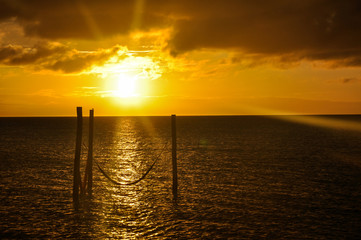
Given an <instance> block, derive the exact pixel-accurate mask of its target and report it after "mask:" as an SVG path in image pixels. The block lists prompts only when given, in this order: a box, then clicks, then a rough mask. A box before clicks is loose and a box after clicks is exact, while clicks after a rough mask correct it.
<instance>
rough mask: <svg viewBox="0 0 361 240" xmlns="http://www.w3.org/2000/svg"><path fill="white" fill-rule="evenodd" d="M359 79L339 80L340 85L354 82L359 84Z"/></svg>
mask: <svg viewBox="0 0 361 240" xmlns="http://www.w3.org/2000/svg"><path fill="white" fill-rule="evenodd" d="M360 80H361V79H360V78H352V77H351V78H343V79H341V81H342V83H354V82H360Z"/></svg>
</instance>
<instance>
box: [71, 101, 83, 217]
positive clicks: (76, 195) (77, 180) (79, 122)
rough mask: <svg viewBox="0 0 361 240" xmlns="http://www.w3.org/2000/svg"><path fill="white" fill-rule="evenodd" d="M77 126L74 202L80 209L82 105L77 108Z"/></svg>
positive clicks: (76, 207)
mask: <svg viewBox="0 0 361 240" xmlns="http://www.w3.org/2000/svg"><path fill="white" fill-rule="evenodd" d="M76 112H77V127H76V145H75V158H74V181H73V203H74V207H75V209H76V210H77V209H79V188H80V184H81V183H80V182H81V180H80V154H81V143H82V133H83V113H82V107H77V108H76Z"/></svg>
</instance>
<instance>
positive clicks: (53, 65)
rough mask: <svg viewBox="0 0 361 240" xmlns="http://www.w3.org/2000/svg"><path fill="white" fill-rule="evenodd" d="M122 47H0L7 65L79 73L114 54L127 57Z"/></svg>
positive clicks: (40, 45) (2, 60)
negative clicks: (121, 52) (91, 49)
mask: <svg viewBox="0 0 361 240" xmlns="http://www.w3.org/2000/svg"><path fill="white" fill-rule="evenodd" d="M119 50H121V47H119V46H115V47H113V48H111V49H100V50H97V51H94V52H80V51H77V50H75V49H70V48H68V47H66V46H64V45H61V44H54V43H42V44H37V45H35V46H34V47H31V48H26V47H23V46H20V45H7V46H3V47H0V64H5V65H15V66H19V65H22V66H24V65H32V66H36V68H40V69H49V70H54V71H61V72H64V73H77V72H81V71H84V70H86V69H88V68H90V67H91V66H93V65H102V64H104V62H105V61H107V60H108V59H109V58H111V57H113V56H118V58H119V59H122V58H124V57H126V55H125V54H120V55H119V53H118V51H119Z"/></svg>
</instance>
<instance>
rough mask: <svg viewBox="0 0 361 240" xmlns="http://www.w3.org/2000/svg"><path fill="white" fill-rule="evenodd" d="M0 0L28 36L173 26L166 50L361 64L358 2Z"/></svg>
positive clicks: (103, 33) (98, 33)
mask: <svg viewBox="0 0 361 240" xmlns="http://www.w3.org/2000/svg"><path fill="white" fill-rule="evenodd" d="M137 2H138V3H139V1H133V0H122V1H118V0H102V1H95V0H88V1H85V0H78V1H74V0H72V1H70V0H52V1H48V0H18V1H11V0H0V9H1V10H0V19H6V18H9V17H16V18H17V21H18V22H19V23H21V24H22V26H23V27H24V29H25V32H26V34H27V35H36V36H40V37H43V38H48V39H58V38H96V37H99V36H104V37H105V36H109V35H113V34H127V33H129V31H131V30H132V29H133V28H134V21H135V19H136V15H137V14H140V15H139V16H141V20H140V22H141V23H140V24H138V25H137V26H136V27H138V28H139V29H141V30H145V31H146V30H149V29H152V28H156V27H159V28H161V27H167V26H168V27H169V26H172V27H173V29H174V32H173V35H172V36H171V38H170V39H169V42H168V47H167V49H168V50H169V51H170V52H171V53H172V54H173V55H177V54H180V53H183V52H187V51H191V50H197V49H202V48H222V49H235V50H239V51H242V52H244V53H249V54H259V55H264V56H269V55H278V56H281V55H287V56H290V55H293V56H292V58H293V59H310V60H337V61H339V62H340V63H341V64H343V65H351V66H360V65H361V61H360V60H361V30H360V26H361V14H360V12H361V1H359V0H342V1H340V0H302V1H294V0H273V1H269V0H252V1H247V0H223V1H216V0H208V1H204V0H197V1H194V0H183V1H176V0H168V1H165V0H148V1H146V0H144V1H142V0H141V1H140V2H143V3H144V4H143V5H144V7H143V8H142V9H140V10H139V11H138V12H137V11H135V9H137V8H136V7H135V6H136V3H137Z"/></svg>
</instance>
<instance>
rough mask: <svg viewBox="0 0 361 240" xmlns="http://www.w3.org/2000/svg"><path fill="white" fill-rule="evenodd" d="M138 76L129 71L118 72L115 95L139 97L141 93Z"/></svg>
mask: <svg viewBox="0 0 361 240" xmlns="http://www.w3.org/2000/svg"><path fill="white" fill-rule="evenodd" d="M137 80H138V79H137V76H136V75H131V74H129V73H117V76H116V78H115V90H114V96H116V97H121V98H130V97H137V96H138V95H139V94H138V93H137V91H138V86H137Z"/></svg>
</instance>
